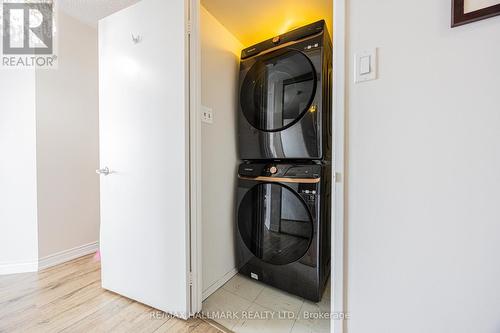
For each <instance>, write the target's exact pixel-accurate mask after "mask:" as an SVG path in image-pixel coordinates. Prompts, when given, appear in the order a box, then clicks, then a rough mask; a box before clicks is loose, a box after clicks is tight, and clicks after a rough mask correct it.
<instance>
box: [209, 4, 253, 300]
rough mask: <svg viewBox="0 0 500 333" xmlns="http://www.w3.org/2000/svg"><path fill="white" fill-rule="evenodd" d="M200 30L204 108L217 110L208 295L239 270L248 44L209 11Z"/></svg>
mask: <svg viewBox="0 0 500 333" xmlns="http://www.w3.org/2000/svg"><path fill="white" fill-rule="evenodd" d="M200 30H201V57H202V59H201V70H202V104H203V105H205V106H207V107H210V108H212V109H213V111H214V123H213V124H205V123H203V124H202V228H203V238H202V240H203V277H202V281H203V283H202V284H203V291H204V296H205V297H206V296H208V292H210V291H212V292H213V291H215V290H214V287H215V286H219V287H220V283H222V281H223V280H222V279H223V277H224V276H226V277H227V275H226V274H228V273H230V272H234V269H235V258H234V246H233V244H234V193H235V186H236V185H235V180H236V178H235V177H236V170H237V165H238V159H237V156H236V141H237V140H236V114H237V113H236V110H237V108H236V107H237V100H238V97H237V88H238V76H239V54H240V52H241V50H242V49H243V45H242V44H241V43H240V42H239V41H238V40H237V39H236V38H235V37H234V36H233V35H231V34H230V33H229V32H228V31H227V30H226V29H225V28H224V27H223V26H222V25H221V24H220V23H219V22H218V21H217V20H216V19H215V18H214V17H213V16H212V15H211V14H210V13H209V12H208V11H206V10H205V9H204V8H202V9H201V29H200ZM210 287H212V288H210Z"/></svg>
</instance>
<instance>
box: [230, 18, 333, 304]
mask: <svg viewBox="0 0 500 333" xmlns="http://www.w3.org/2000/svg"><path fill="white" fill-rule="evenodd" d="M331 85H332V44H331V40H330V36H329V34H328V31H327V28H326V26H325V22H324V21H319V22H316V23H313V24H310V25H307V26H305V27H302V28H299V29H296V30H293V31H290V32H288V33H286V34H284V35H281V36H278V37H275V38H273V39H269V40H266V41H264V42H262V43H259V44H257V45H254V46H251V47H249V48H246V49H244V50H243V51H242V54H241V67H240V87H239V88H240V89H239V94H240V101H239V116H238V140H239V157H240V159H241V160H243V163H242V164H241V165H240V166H239V170H238V190H237V200H236V210H237V213H236V224H237V226H236V230H237V232H236V250H237V251H236V253H237V261H238V262H237V264H238V269H239V272H240V273H241V274H244V275H247V276H249V277H251V278H253V279H257V280H259V281H262V282H264V283H266V284H269V285H271V286H274V287H276V288H279V289H282V290H284V291H287V292H290V293H292V294H296V295H299V296H301V297H304V298H306V299H309V300H311V301H314V302H318V301H320V300H321V296H322V294H323V291H324V288H325V285H326V282H327V279H328V276H329V273H330V243H331V241H330V230H331V227H330V224H331V188H332V184H331V182H332V169H331V156H332V153H331V147H332V142H331V141H332V110H331V105H332V103H331V90H332V89H331V88H332V86H331Z"/></svg>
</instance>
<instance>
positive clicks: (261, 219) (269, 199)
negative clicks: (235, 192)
mask: <svg viewBox="0 0 500 333" xmlns="http://www.w3.org/2000/svg"><path fill="white" fill-rule="evenodd" d="M238 231H239V233H240V235H241V238H242V239H243V242H244V243H245V245H246V246H247V248H248V249H249V250H250V251H251V252H252V253H253V254H254V255H255V256H256V257H258V258H260V259H262V260H263V261H265V262H267V263H270V264H273V265H285V264H289V263H291V262H294V261H297V260H299V259H300V258H302V257H303V256H304V254H306V252H307V250H308V249H309V246H310V243H311V241H312V237H313V221H312V217H311V214H310V212H309V209H308V208H307V206H306V204H305V202H304V201H303V200H302V198H300V196H298V194H296V193H295V192H294V191H292V190H291V189H290V188H288V187H286V186H284V185H281V184H278V183H260V184H258V185H256V186H254V187H252V188H251V189H250V190H249V191H248V192H247V193H246V194H245V196H244V197H243V199H242V200H241V202H240V206H239V209H238Z"/></svg>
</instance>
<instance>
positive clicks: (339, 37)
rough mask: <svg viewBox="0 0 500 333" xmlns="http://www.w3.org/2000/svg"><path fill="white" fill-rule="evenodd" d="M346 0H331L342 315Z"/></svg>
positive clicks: (335, 300)
mask: <svg viewBox="0 0 500 333" xmlns="http://www.w3.org/2000/svg"><path fill="white" fill-rule="evenodd" d="M346 2H347V0H333V26H334V29H333V31H334V38H333V120H334V122H333V123H334V138H333V140H334V143H333V147H334V154H333V167H334V172H335V178H334V179H335V181H334V182H333V185H332V186H333V189H332V191H333V193H334V195H333V198H332V199H333V202H332V206H333V216H332V222H333V228H332V256H331V259H332V273H331V279H332V290H331V292H332V295H331V298H330V299H331V300H332V304H331V309H332V310H331V311H332V312H334V313H337V314H342V315H344V314H345V312H346V307H345V303H344V301H345V297H346V295H345V284H344V276H345V275H344V274H345V271H344V267H345V266H344V259H345V258H346V253H345V252H344V240H345V229H344V224H345V216H344V208H345V206H344V205H345V202H344V200H345V187H346V174H345V165H346V160H347V159H346V155H345V147H346V137H345V133H346V132H345V127H346V117H345V115H346V103H345V97H346V89H345V87H346V82H347V81H346V80H347V79H348V76H346V73H347V70H346V69H347V68H346V66H347V62H346V13H347V11H346V10H347V8H346ZM331 327H332V332H334V333H343V332H344V328H345V321H344V320H343V319H341V320H334V319H333V318H332V321H331Z"/></svg>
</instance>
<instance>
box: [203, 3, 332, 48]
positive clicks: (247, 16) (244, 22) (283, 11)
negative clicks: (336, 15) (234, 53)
mask: <svg viewBox="0 0 500 333" xmlns="http://www.w3.org/2000/svg"><path fill="white" fill-rule="evenodd" d="M202 4H203V5H204V6H205V7H206V8H207V10H208V11H209V12H211V13H212V14H213V15H214V16H215V17H216V18H217V20H218V21H219V22H221V23H222V25H223V26H225V27H226V28H227V29H228V30H229V31H230V32H231V33H232V34H233V35H234V36H235V37H236V38H237V39H238V40H239V41H240V42H241V43H242V44H243V45H244V46H245V47H249V46H251V45H254V44H257V43H260V42H262V41H265V40H267V39H270V38H273V37H275V36H279V35H282V34H284V33H286V32H288V31H290V30H293V29H296V28H299V27H302V26H304V25H307V24H310V23H313V22H316V21H319V20H325V21H326V24H327V27H328V31H329V33H330V35H331V34H332V21H333V17H332V14H333V8H332V7H333V2H332V1H331V0H307V1H304V0H252V1H248V0H202Z"/></svg>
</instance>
